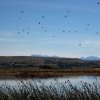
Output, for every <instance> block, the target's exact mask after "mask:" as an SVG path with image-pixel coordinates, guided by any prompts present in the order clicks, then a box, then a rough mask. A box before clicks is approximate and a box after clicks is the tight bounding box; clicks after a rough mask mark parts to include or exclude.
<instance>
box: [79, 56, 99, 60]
mask: <svg viewBox="0 0 100 100" xmlns="http://www.w3.org/2000/svg"><path fill="white" fill-rule="evenodd" d="M81 60H100V58H98V57H96V56H88V57H86V58H84V57H81Z"/></svg>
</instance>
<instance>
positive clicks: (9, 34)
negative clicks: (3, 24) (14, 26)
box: [0, 33, 14, 36]
mask: <svg viewBox="0 0 100 100" xmlns="http://www.w3.org/2000/svg"><path fill="white" fill-rule="evenodd" d="M0 35H5V36H13V35H14V34H12V33H2V34H0Z"/></svg>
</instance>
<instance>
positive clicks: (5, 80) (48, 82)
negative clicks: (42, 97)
mask: <svg viewBox="0 0 100 100" xmlns="http://www.w3.org/2000/svg"><path fill="white" fill-rule="evenodd" d="M96 78H98V79H99V78H100V77H99V76H96V77H95V76H65V77H59V78H24V79H23V78H21V79H16V78H14V77H13V78H0V86H2V84H7V85H10V86H17V84H19V83H20V82H21V80H22V81H24V82H27V81H31V82H36V84H37V85H40V84H41V83H43V82H44V83H45V85H47V86H49V85H51V83H53V84H54V83H55V82H56V80H58V81H59V82H62V83H64V82H65V81H67V80H69V81H70V82H71V83H72V84H73V85H74V84H78V83H79V82H80V81H83V82H87V83H92V82H94V81H95V79H96Z"/></svg>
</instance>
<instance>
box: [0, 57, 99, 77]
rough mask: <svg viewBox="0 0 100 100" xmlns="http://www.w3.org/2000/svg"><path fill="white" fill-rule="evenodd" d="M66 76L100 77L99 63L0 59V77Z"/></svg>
mask: <svg viewBox="0 0 100 100" xmlns="http://www.w3.org/2000/svg"><path fill="white" fill-rule="evenodd" d="M66 75H100V61H99V60H98V61H83V60H81V59H78V58H53V57H47V58H46V57H32V56H1V57H0V76H15V77H59V76H66Z"/></svg>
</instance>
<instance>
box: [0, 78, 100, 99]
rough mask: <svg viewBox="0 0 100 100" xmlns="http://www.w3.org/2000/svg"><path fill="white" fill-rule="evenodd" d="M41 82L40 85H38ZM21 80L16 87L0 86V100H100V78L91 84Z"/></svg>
mask: <svg viewBox="0 0 100 100" xmlns="http://www.w3.org/2000/svg"><path fill="white" fill-rule="evenodd" d="M38 84H39V85H38ZM38 84H37V82H35V81H26V82H24V81H20V82H18V83H17V86H16V87H12V86H10V85H7V84H3V85H2V86H1V87H0V100H100V83H99V79H97V78H96V79H95V81H94V82H93V83H91V84H89V83H85V82H82V81H81V82H79V83H78V84H76V85H72V84H71V82H70V81H69V80H68V81H65V82H63V83H61V82H59V81H58V80H57V79H56V80H55V83H52V82H51V85H49V86H46V84H45V82H42V81H38Z"/></svg>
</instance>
